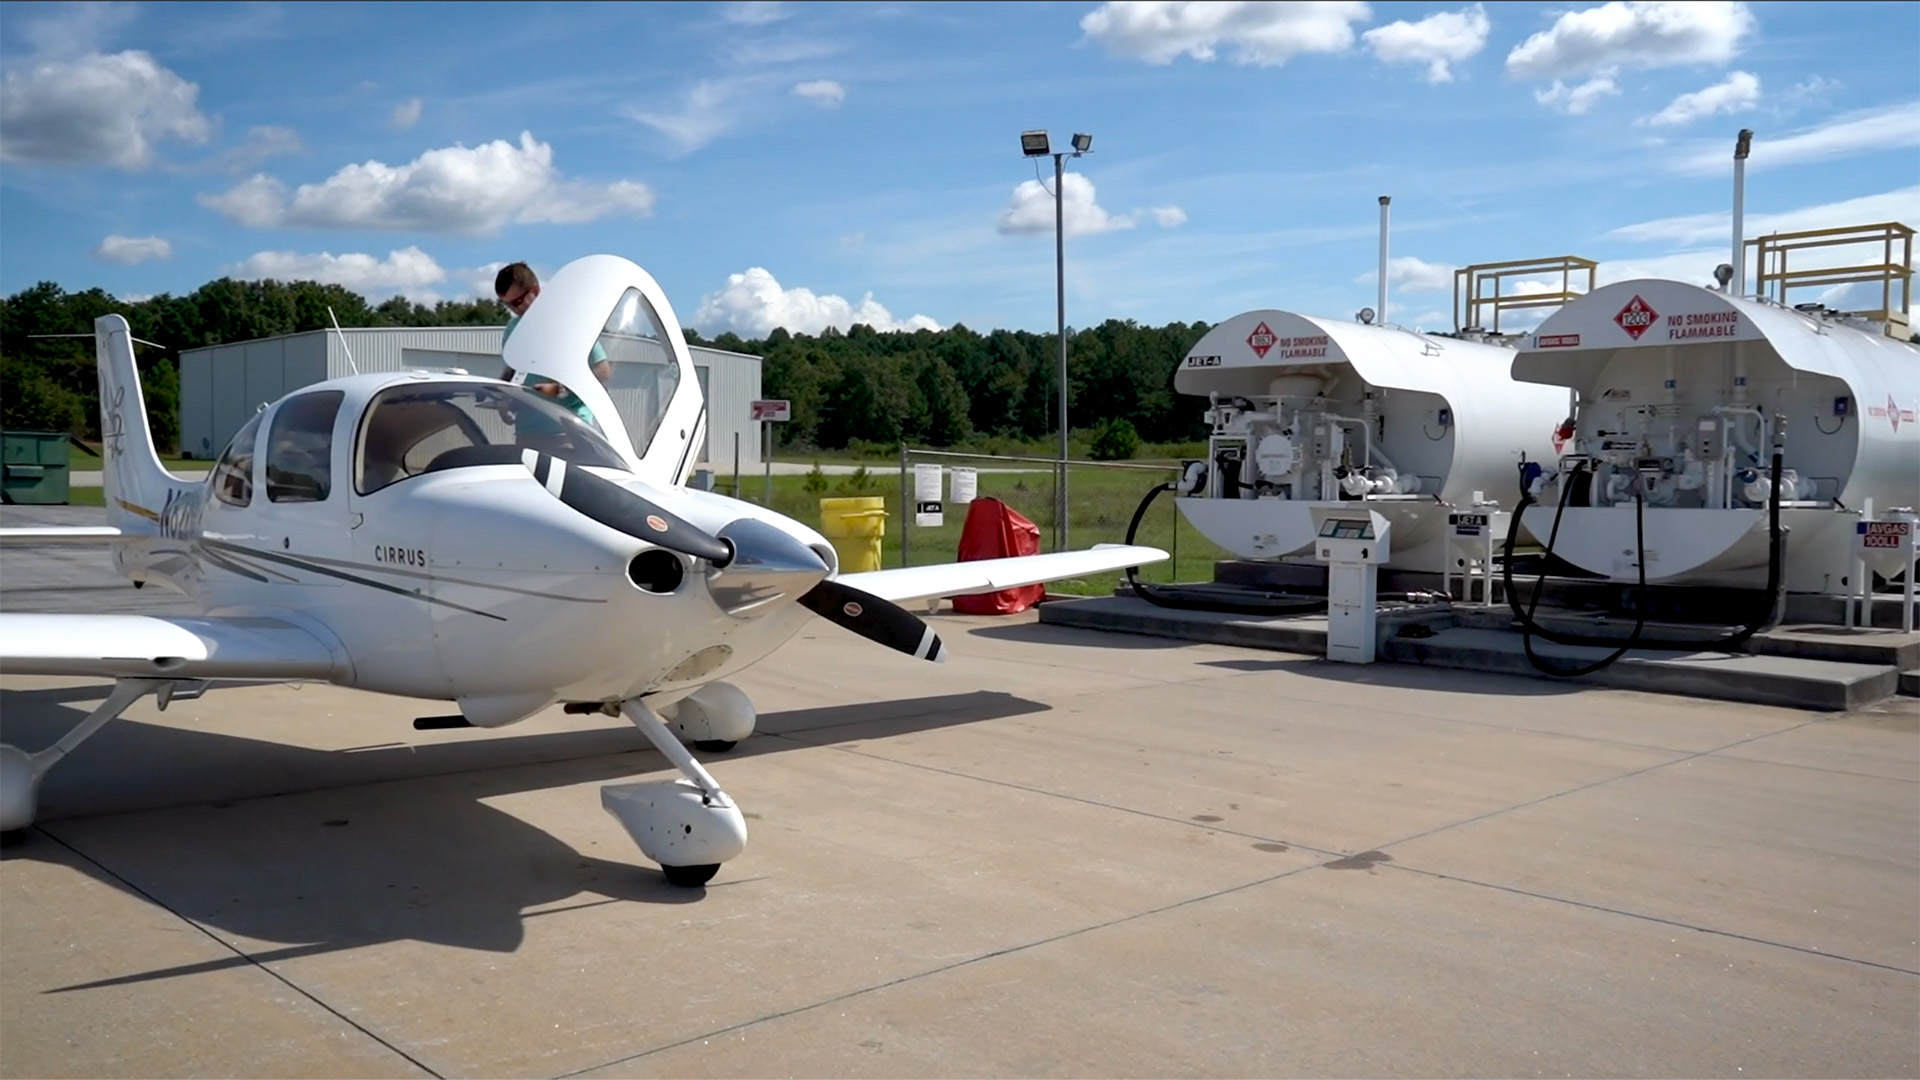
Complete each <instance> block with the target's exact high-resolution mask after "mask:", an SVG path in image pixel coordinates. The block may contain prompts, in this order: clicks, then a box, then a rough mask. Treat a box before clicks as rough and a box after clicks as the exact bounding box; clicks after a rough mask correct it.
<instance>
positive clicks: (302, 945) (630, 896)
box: [0, 684, 1047, 992]
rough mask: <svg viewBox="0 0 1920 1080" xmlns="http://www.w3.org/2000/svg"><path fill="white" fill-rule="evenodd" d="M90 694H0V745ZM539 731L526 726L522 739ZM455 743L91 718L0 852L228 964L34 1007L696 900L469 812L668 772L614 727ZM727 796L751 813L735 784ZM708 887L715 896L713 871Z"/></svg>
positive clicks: (637, 739)
mask: <svg viewBox="0 0 1920 1080" xmlns="http://www.w3.org/2000/svg"><path fill="white" fill-rule="evenodd" d="M105 690H106V687H105V685H104V684H101V685H98V686H83V687H67V688H58V689H50V690H14V691H0V714H4V716H5V718H6V720H5V725H4V736H5V739H6V741H7V742H9V743H12V744H14V745H17V746H22V747H24V748H27V749H38V748H39V747H41V746H45V745H48V744H50V743H52V742H53V741H54V740H55V739H57V738H58V737H59V736H60V735H61V734H62V733H64V732H65V731H66V730H68V729H69V728H71V727H72V726H73V725H74V724H75V723H77V722H78V721H79V719H80V718H81V717H82V716H84V715H85V714H86V712H87V710H88V709H90V708H91V707H92V705H93V704H94V703H95V702H97V701H99V700H100V699H101V698H103V697H104V695H105ZM174 707H175V708H176V709H178V708H179V707H180V706H179V705H178V704H176V705H175V706H174ZM1046 708H1047V706H1045V705H1042V704H1040V703H1037V702H1033V701H1030V700H1027V699H1024V698H1019V697H1015V696H1013V695H1010V694H1004V693H993V692H985V691H980V692H973V693H964V694H951V695H943V696H936V697H926V698H911V699H905V700H897V701H882V702H872V703H862V704H856V705H850V706H835V707H828V708H817V709H800V710H789V711H785V712H770V713H766V714H763V715H762V717H761V718H760V729H759V733H757V734H756V735H755V736H754V737H753V738H750V739H748V740H746V741H745V742H743V743H741V744H740V746H739V747H738V748H736V749H735V750H734V751H732V752H731V753H729V754H726V755H724V756H718V757H714V756H706V760H707V761H708V762H709V764H711V765H712V766H713V767H714V768H716V770H717V771H719V772H720V778H721V780H722V782H723V783H725V782H727V778H726V773H725V765H726V763H727V762H730V761H735V760H739V759H745V758H752V757H755V756H757V755H760V754H766V753H774V752H778V751H781V750H787V749H795V748H802V747H820V746H831V745H833V744H835V743H837V742H840V741H851V740H854V739H859V740H871V739H875V738H885V737H888V736H890V735H894V734H902V733H908V732H914V731H927V730H933V729H937V728H941V727H948V726H952V725H957V724H967V723H974V722H978V721H984V720H992V719H997V718H1001V717H1007V716H1017V715H1022V714H1026V713H1033V712H1040V711H1044V710H1045V709H1046ZM540 723H541V718H538V717H536V718H534V719H533V720H530V721H528V722H527V726H528V727H537V725H539V724H540ZM412 734H413V733H412V732H411V731H410V730H408V731H405V732H404V733H403V732H395V735H396V736H398V737H406V736H410V735H412ZM460 734H468V733H464V732H463V733H460ZM471 734H472V735H473V736H474V738H472V739H468V740H461V739H457V738H456V739H451V740H448V741H443V742H432V743H422V744H419V745H406V744H400V743H395V744H390V745H383V746H374V747H367V748H357V749H353V750H317V749H313V748H309V747H301V746H291V745H287V744H285V743H274V742H267V741H263V740H257V739H250V738H242V737H236V736H234V735H231V734H225V733H216V732H207V731H203V730H193V729H182V728H176V727H163V726H159V725H155V724H150V723H143V722H140V721H138V720H134V719H127V718H122V719H120V720H116V721H114V722H113V723H111V724H108V725H107V726H106V727H105V728H103V729H102V730H101V731H100V732H99V733H98V734H97V735H95V736H94V737H93V738H92V739H90V740H88V741H87V743H85V744H84V745H83V746H81V747H80V748H79V749H78V750H76V751H75V752H74V754H73V755H72V756H71V757H70V758H68V759H67V760H66V761H64V762H62V763H61V764H60V766H59V767H58V768H56V769H54V770H53V771H52V772H51V773H49V774H48V776H47V779H46V782H45V784H44V785H43V788H42V800H41V819H40V821H39V822H38V823H37V824H36V825H35V826H34V827H33V828H32V829H31V830H29V831H28V835H27V837H26V838H25V839H24V840H23V841H22V842H20V843H18V844H16V845H13V846H11V847H9V848H8V849H7V850H6V851H5V858H7V859H8V860H16V859H30V860H36V861H40V862H44V863H51V864H59V865H63V866H67V867H70V868H72V869H74V870H76V871H78V872H81V873H84V874H87V875H89V876H91V877H93V878H95V879H97V880H99V881H102V882H105V883H107V884H110V885H112V886H114V887H116V888H119V889H122V890H124V891H127V892H129V893H133V894H135V895H138V896H140V897H142V898H144V899H146V900H148V901H149V902H151V903H154V904H156V905H159V906H160V907H163V908H165V909H166V910H168V911H170V912H172V913H174V914H175V915H177V916H179V917H181V918H183V919H187V920H190V921H192V922H194V923H195V924H197V925H199V926H200V927H201V928H202V929H204V930H205V931H206V932H207V933H208V934H209V935H210V936H212V937H214V938H215V939H217V940H219V941H220V942H221V943H222V944H223V945H224V946H225V947H227V948H231V949H233V950H234V955H232V956H228V957H222V958H219V959H216V960H213V961H208V962H205V963H201V964H196V965H186V966H181V967H175V968H169V969H164V970H158V971H148V972H140V973H132V974H128V975H124V976H119V977H116V978H113V979H107V980H101V981H98V982H90V983H85V984H80V985H75V986H67V987H60V988H57V989H49V991H48V992H67V991H73V990H81V989H89V988H94V987H99V986H107V985H117V984H124V983H132V982H146V981H150V980H154V979H165V978H173V977H176V976H180V975H189V974H194V973H196V972H202V971H212V970H220V969H225V968H233V967H241V966H246V965H250V964H268V963H273V962H275V961H279V960H286V959H292V958H295V957H299V956H309V955H316V954H324V953H330V952H334V951H338V950H342V949H352V948H357V947H360V946H365V945H372V944H380V943H386V942H392V941H400V940H416V941H422V942H430V943H437V944H444V945H451V946H456V947H460V948H469V949H479V950H488V951H497V952H511V951H514V950H516V949H517V948H518V947H519V946H520V944H521V942H522V940H523V939H524V936H525V921H526V920H527V919H530V918H537V917H539V916H541V915H543V914H552V913H555V912H558V911H566V910H572V909H578V908H581V907H590V906H594V905H597V904H606V903H616V902H640V903H652V904H687V903H697V902H699V901H700V900H701V899H702V898H703V896H704V895H705V891H704V890H701V889H683V888H679V887H676V886H673V885H669V884H667V883H666V881H665V879H664V878H663V877H662V876H661V875H660V873H659V872H658V871H657V870H656V869H655V868H654V867H653V865H652V864H651V863H649V862H648V861H647V860H646V858H645V856H643V855H642V854H641V853H640V851H639V850H638V849H637V848H636V847H634V846H633V845H632V842H631V841H630V840H629V839H628V838H627V837H626V835H625V834H624V833H623V832H621V831H620V830H619V827H618V825H616V824H615V823H614V822H613V820H612V819H611V818H607V819H606V822H605V827H604V828H602V829H599V830H598V831H597V835H600V836H602V837H605V838H606V840H607V846H608V848H609V850H608V851H607V852H606V854H607V855H609V856H611V857H610V858H603V857H601V854H600V853H599V852H597V851H595V850H593V849H595V848H598V847H600V846H601V843H600V841H599V840H592V841H589V842H588V850H584V851H583V850H576V849H575V848H574V847H573V846H571V845H570V844H568V843H567V842H565V841H562V840H560V839H559V838H557V837H555V836H553V835H551V834H550V833H548V832H546V831H545V830H543V829H541V828H539V827H537V826H535V825H533V824H530V823H528V822H527V821H524V820H522V819H521V818H520V817H518V816H515V814H513V813H510V812H508V811H507V810H504V809H499V808H497V807H496V806H494V805H489V803H490V802H506V803H511V802H512V800H513V798H514V797H515V796H517V795H519V794H521V793H537V792H542V791H548V790H553V789H559V788H565V787H570V786H575V785H593V784H597V783H605V782H620V781H625V780H631V779H637V778H640V777H642V776H646V777H647V778H649V779H658V778H662V777H664V776H666V775H670V774H668V773H667V772H666V770H667V769H668V766H667V765H666V763H665V761H664V759H663V758H662V757H661V756H660V755H659V754H658V753H657V752H655V751H654V750H653V749H652V748H651V747H650V746H648V745H647V744H646V742H645V740H644V739H643V737H642V736H641V735H640V733H639V732H637V731H635V730H634V729H633V728H632V727H631V726H629V725H627V724H625V722H624V721H620V720H617V719H614V718H611V717H609V718H607V726H605V727H602V728H593V729H589V730H570V731H565V732H548V733H540V732H538V731H534V732H531V733H528V734H514V735H502V734H501V733H499V732H474V733H471ZM738 794H739V795H740V797H741V798H742V799H743V800H744V802H745V807H744V808H745V809H746V810H747V811H748V812H749V818H752V817H754V815H753V814H752V802H753V800H752V792H751V790H744V791H741V792H739V793H738ZM578 796H579V798H580V799H581V800H583V805H582V806H581V807H580V812H581V813H583V814H585V813H591V814H594V815H601V814H602V813H603V812H602V811H601V810H600V809H599V807H598V806H597V803H598V792H597V791H594V790H592V789H591V788H589V789H588V790H584V791H581V792H579V793H578ZM569 797H572V796H571V795H570V796H569ZM584 800H592V802H591V803H587V802H584ZM752 827H753V823H752V822H751V821H750V822H749V828H750V829H751V828H752ZM733 883H734V884H737V883H738V882H737V881H735V882H733ZM709 887H710V888H727V887H729V882H728V879H727V878H726V877H724V876H723V877H722V879H721V881H720V882H719V883H717V884H715V885H712V886H709Z"/></svg>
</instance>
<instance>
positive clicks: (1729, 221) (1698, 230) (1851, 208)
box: [1607, 185, 1920, 270]
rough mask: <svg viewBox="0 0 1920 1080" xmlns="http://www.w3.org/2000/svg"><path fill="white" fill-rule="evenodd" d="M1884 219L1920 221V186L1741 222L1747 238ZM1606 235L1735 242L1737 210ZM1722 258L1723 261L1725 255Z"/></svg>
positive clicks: (1668, 220)
mask: <svg viewBox="0 0 1920 1080" xmlns="http://www.w3.org/2000/svg"><path fill="white" fill-rule="evenodd" d="M1881 221H1909V222H1912V221H1920V185H1917V186H1914V187H1907V188H1900V189H1898V190H1896V191H1885V192H1881V193H1879V194H1877V195H1863V196H1861V197H1860V198H1857V199H1846V200H1843V201H1841V202H1833V203H1822V204H1820V205H1818V206H1803V207H1799V208H1797V209H1793V210H1786V211H1782V212H1780V213H1775V214H1751V213H1750V214H1747V215H1746V216H1745V218H1744V220H1743V221H1742V222H1741V231H1742V232H1744V233H1746V234H1747V236H1748V237H1755V236H1761V235H1763V234H1766V233H1774V232H1800V231H1802V230H1804V229H1830V228H1835V227H1838V226H1843V225H1859V224H1862V223H1873V222H1881ZM1607 235H1609V236H1617V237H1620V238H1621V239H1623V240H1632V241H1637V242H1640V243H1660V242H1667V243H1677V244H1698V243H1704V242H1706V241H1709V240H1725V241H1726V242H1727V243H1728V244H1729V245H1731V244H1732V242H1733V214H1732V212H1731V211H1728V212H1726V213H1720V212H1714V213H1709V214H1687V215H1684V216H1681V217H1669V218H1659V219H1657V220H1654V221H1642V222H1638V223H1636V224H1633V225H1622V226H1621V227H1619V228H1617V229H1614V230H1613V231H1612V232H1610V233H1608V234H1607ZM1722 261H1725V259H1724V256H1722ZM1708 269H1709V270H1711V269H1712V267H1711V266H1709V267H1708Z"/></svg>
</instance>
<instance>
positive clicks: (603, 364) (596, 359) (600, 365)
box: [587, 341, 613, 386]
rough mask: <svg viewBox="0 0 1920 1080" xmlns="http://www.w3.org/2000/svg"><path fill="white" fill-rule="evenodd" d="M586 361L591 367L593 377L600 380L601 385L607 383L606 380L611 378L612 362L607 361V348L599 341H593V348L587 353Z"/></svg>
mask: <svg viewBox="0 0 1920 1080" xmlns="http://www.w3.org/2000/svg"><path fill="white" fill-rule="evenodd" d="M587 363H588V365H590V366H591V367H592V368H593V377H594V378H596V379H599V380H600V385H601V386H605V385H607V381H608V380H609V379H612V378H613V364H612V363H610V362H608V360H607V350H606V349H605V348H603V347H601V345H600V343H599V342H597V341H596V342H594V343H593V349H592V350H591V351H590V352H588V353H587Z"/></svg>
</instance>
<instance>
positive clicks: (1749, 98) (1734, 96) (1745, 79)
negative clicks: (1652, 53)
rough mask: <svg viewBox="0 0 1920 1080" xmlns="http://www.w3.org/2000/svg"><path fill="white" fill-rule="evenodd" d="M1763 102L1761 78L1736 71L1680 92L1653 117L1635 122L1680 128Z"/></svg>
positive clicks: (1741, 110)
mask: <svg viewBox="0 0 1920 1080" xmlns="http://www.w3.org/2000/svg"><path fill="white" fill-rule="evenodd" d="M1759 103H1760V80H1759V79H1758V78H1756V77H1754V76H1753V75H1750V74H1748V73H1747V72H1744V71H1735V72H1732V73H1730V74H1728V75H1727V77H1726V78H1725V79H1723V80H1721V81H1720V82H1717V83H1714V84H1713V85H1712V86H1709V87H1707V88H1706V89H1704V90H1695V91H1694V92H1693V93H1691V94H1681V95H1680V96H1679V97H1677V98H1674V99H1673V100H1672V101H1671V102H1669V103H1668V104H1667V107H1666V108H1664V109H1661V110H1660V111H1659V112H1657V113H1655V114H1654V115H1652V116H1649V117H1646V118H1645V119H1643V120H1638V121H1635V122H1636V123H1639V124H1644V125H1650V126H1653V127H1680V126H1683V125H1686V124H1691V123H1693V122H1694V121H1695V120H1704V119H1706V118H1707V117H1709V116H1712V115H1714V114H1716V113H1737V112H1746V111H1747V110H1749V109H1751V108H1753V107H1754V106H1755V105H1758V104H1759Z"/></svg>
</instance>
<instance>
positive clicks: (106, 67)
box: [0, 52, 213, 170]
mask: <svg viewBox="0 0 1920 1080" xmlns="http://www.w3.org/2000/svg"><path fill="white" fill-rule="evenodd" d="M199 94H200V88H199V87H198V86H196V85H194V84H193V83H190V82H188V81H186V80H185V79H182V78H181V77H180V76H178V75H175V74H174V73H173V72H171V71H169V70H167V69H166V68H164V67H161V66H160V65H159V64H158V63H157V62H155V61H154V59H153V57H152V56H149V55H148V54H146V53H144V52H122V53H115V54H114V55H112V56H102V55H100V54H99V53H89V54H87V55H85V56H82V57H80V58H78V59H76V60H72V61H64V60H50V59H41V60H34V61H27V62H24V63H22V64H20V65H19V66H15V67H12V68H11V69H10V70H8V71H7V73H6V76H5V80H4V81H3V82H0V161H17V162H40V163H45V164H56V165H113V166H116V167H118V168H121V169H127V170H138V169H144V168H146V167H147V166H148V165H150V164H152V162H153V156H154V143H156V142H159V141H161V140H163V139H178V140H180V141H181V142H186V143H193V144H199V143H204V142H206V141H207V140H208V139H209V138H210V137H212V135H213V124H212V122H211V121H209V120H208V119H207V118H206V117H205V116H204V115H202V114H201V112H200V109H199V106H198V105H197V104H196V103H195V99H196V98H197V97H198V96H199Z"/></svg>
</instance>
